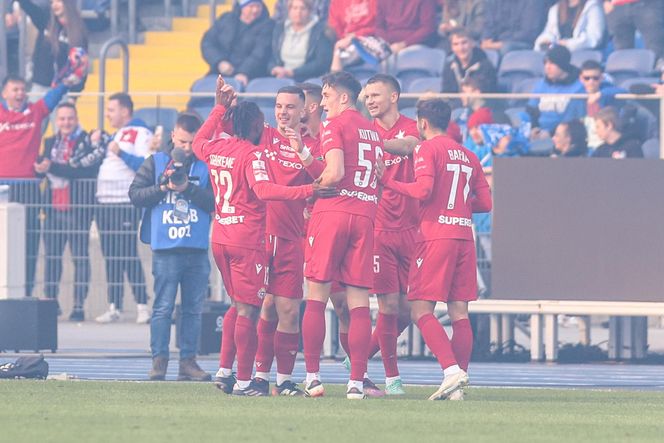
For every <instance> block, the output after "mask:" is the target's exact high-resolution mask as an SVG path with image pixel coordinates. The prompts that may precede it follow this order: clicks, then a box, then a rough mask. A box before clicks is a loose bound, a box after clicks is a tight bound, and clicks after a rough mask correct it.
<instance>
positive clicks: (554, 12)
mask: <svg viewBox="0 0 664 443" xmlns="http://www.w3.org/2000/svg"><path fill="white" fill-rule="evenodd" d="M605 31H606V19H605V17H604V9H603V8H602V2H601V1H599V0H559V1H558V2H557V3H556V4H555V5H553V6H552V7H551V8H550V9H549V15H548V18H547V20H546V26H545V27H544V31H542V33H541V34H540V35H539V37H537V39H536V40H535V50H539V51H546V50H547V49H548V48H549V47H550V46H552V45H561V46H566V47H567V49H569V50H570V51H576V50H580V49H596V48H598V47H599V46H601V44H602V42H603V40H604V34H605Z"/></svg>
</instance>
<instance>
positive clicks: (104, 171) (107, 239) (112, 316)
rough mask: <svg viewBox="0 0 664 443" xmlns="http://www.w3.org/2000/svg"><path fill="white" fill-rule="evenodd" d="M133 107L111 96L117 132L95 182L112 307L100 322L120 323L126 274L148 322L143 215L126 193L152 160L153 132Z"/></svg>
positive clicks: (109, 110) (140, 317) (140, 315)
mask: <svg viewBox="0 0 664 443" xmlns="http://www.w3.org/2000/svg"><path fill="white" fill-rule="evenodd" d="M133 113H134V103H133V102H132V100H131V97H129V96H128V95H127V94H124V93H117V94H113V95H111V96H110V97H109V99H108V103H107V106H106V119H107V120H108V122H109V124H110V126H111V127H112V128H114V129H117V132H116V133H115V135H114V136H113V140H112V141H111V142H110V143H109V144H108V148H107V152H106V157H105V158H104V161H103V162H102V164H101V167H100V168H99V176H98V178H97V201H98V203H99V204H98V205H97V211H96V213H95V220H96V221H97V227H98V228H99V234H100V237H101V248H102V252H103V254H104V258H105V259H106V282H107V284H108V303H109V309H108V311H107V312H105V313H104V314H102V315H100V316H99V317H97V318H96V321H97V322H99V323H111V322H116V321H119V320H120V318H121V314H122V308H123V304H122V302H123V292H124V275H125V274H127V278H128V280H129V283H130V284H131V287H132V292H133V293H134V300H136V304H137V316H136V322H137V323H147V322H148V321H149V320H150V312H149V310H148V306H147V301H148V297H147V293H146V291H145V275H144V274H143V266H142V265H141V261H140V258H139V257H138V250H137V244H136V230H137V228H138V219H139V211H138V210H137V209H136V208H134V207H133V206H132V205H131V204H130V201H129V196H128V195H127V192H128V191H129V185H130V184H131V182H132V180H133V179H134V176H135V175H136V171H138V169H139V168H140V166H141V164H143V161H144V160H145V158H146V157H147V156H148V153H149V151H150V144H151V140H152V132H151V131H150V129H148V126H147V125H146V124H145V122H144V121H142V120H140V119H136V118H133Z"/></svg>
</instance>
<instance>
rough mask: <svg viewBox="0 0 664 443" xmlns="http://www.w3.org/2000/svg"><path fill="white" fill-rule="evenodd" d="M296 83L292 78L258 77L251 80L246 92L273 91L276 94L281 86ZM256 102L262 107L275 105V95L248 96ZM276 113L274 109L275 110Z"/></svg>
mask: <svg viewBox="0 0 664 443" xmlns="http://www.w3.org/2000/svg"><path fill="white" fill-rule="evenodd" d="M294 84H295V81H294V80H292V79H290V78H275V77H258V78H255V79H253V80H251V81H250V82H249V84H248V85H247V87H246V88H245V90H244V92H246V93H252V92H255V93H266V92H269V93H272V94H276V93H277V91H278V90H279V89H280V88H283V87H284V86H292V85H294ZM246 100H250V101H252V102H255V103H256V104H258V106H260V107H273V106H274V97H256V98H247V99H246ZM272 113H274V110H273V112H272Z"/></svg>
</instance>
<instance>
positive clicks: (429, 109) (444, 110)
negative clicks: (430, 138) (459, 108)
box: [417, 98, 452, 131]
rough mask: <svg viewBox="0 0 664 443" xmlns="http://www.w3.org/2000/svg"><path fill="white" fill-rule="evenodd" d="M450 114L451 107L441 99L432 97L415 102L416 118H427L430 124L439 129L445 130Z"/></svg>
mask: <svg viewBox="0 0 664 443" xmlns="http://www.w3.org/2000/svg"><path fill="white" fill-rule="evenodd" d="M451 116H452V108H450V105H449V104H448V103H447V102H446V101H445V100H443V99H440V98H432V99H428V100H420V101H418V102H417V118H418V119H420V118H425V119H427V121H428V122H429V124H430V125H431V126H433V127H434V128H437V129H440V130H441V131H447V125H449V124H450V117H451Z"/></svg>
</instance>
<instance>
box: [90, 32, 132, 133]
mask: <svg viewBox="0 0 664 443" xmlns="http://www.w3.org/2000/svg"><path fill="white" fill-rule="evenodd" d="M116 45H117V46H120V48H122V55H123V57H122V60H123V64H122V66H123V70H122V91H123V92H127V91H128V90H129V46H127V43H125V41H124V40H123V39H122V38H120V37H116V38H113V39H111V40H109V41H107V42H106V43H104V46H102V48H101V51H100V54H99V67H100V68H99V92H100V94H99V97H98V98H97V123H98V124H97V127H98V128H103V127H104V93H105V92H106V59H107V58H108V51H109V50H110V49H111V48H112V47H113V46H116Z"/></svg>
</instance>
